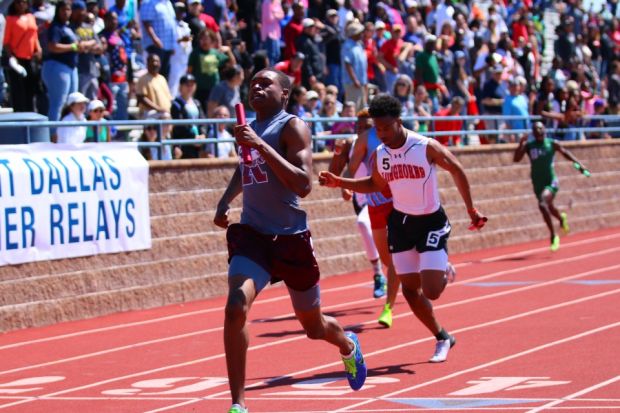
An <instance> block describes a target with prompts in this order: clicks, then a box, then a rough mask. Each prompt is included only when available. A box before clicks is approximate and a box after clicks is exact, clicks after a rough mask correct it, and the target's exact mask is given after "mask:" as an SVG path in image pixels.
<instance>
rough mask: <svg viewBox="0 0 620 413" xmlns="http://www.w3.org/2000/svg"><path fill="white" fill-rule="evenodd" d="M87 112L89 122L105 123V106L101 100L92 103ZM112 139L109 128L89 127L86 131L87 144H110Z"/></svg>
mask: <svg viewBox="0 0 620 413" xmlns="http://www.w3.org/2000/svg"><path fill="white" fill-rule="evenodd" d="M87 112H88V120H92V121H95V122H101V121H105V118H104V115H105V113H106V110H105V105H104V104H103V102H102V101H100V100H99V99H95V100H91V101H90V103H89V104H88V108H87ZM95 137H96V138H95ZM110 139H111V133H110V128H109V127H108V126H89V127H88V128H87V129H86V139H85V141H86V142H110Z"/></svg>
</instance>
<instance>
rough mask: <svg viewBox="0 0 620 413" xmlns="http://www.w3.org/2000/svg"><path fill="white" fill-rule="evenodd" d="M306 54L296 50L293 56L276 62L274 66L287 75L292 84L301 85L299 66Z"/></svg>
mask: <svg viewBox="0 0 620 413" xmlns="http://www.w3.org/2000/svg"><path fill="white" fill-rule="evenodd" d="M305 58H306V56H305V55H304V54H303V53H302V52H297V53H295V55H294V56H293V57H291V58H290V59H287V60H283V61H281V62H279V63H277V64H276V65H275V66H274V68H275V69H277V70H279V71H281V72H282V73H284V74H286V75H288V76H289V77H290V78H291V83H292V84H293V85H294V86H300V85H301V66H302V65H303V63H304V59H305Z"/></svg>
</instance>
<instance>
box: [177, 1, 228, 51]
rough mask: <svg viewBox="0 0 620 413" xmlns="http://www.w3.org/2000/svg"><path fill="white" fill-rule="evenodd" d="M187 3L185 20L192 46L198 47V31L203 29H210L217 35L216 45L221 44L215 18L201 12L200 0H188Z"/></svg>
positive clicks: (218, 27)
mask: <svg viewBox="0 0 620 413" xmlns="http://www.w3.org/2000/svg"><path fill="white" fill-rule="evenodd" d="M187 4H188V13H187V17H186V19H185V21H186V22H187V24H188V25H189V28H190V30H191V33H192V36H193V39H194V40H193V44H192V46H193V47H194V48H196V47H199V46H200V44H199V43H200V40H199V38H200V33H201V32H203V31H204V30H211V31H212V32H213V33H215V35H216V37H217V40H216V43H217V47H220V46H221V45H222V37H221V35H220V26H219V25H218V24H217V22H216V21H215V19H214V18H213V17H211V16H209V15H208V14H206V13H203V12H202V10H203V8H202V3H201V1H200V0H189V1H188V2H187Z"/></svg>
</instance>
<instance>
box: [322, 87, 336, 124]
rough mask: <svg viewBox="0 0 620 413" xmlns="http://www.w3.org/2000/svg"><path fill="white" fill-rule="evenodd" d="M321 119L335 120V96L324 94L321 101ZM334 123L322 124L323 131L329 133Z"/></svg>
mask: <svg viewBox="0 0 620 413" xmlns="http://www.w3.org/2000/svg"><path fill="white" fill-rule="evenodd" d="M321 117H322V118H337V117H338V109H337V107H336V96H335V95H333V94H326V95H325V98H324V99H323V104H322V108H321ZM333 125H334V122H323V131H325V132H329V131H331V129H332V126H333Z"/></svg>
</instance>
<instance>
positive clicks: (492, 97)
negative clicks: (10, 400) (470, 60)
mask: <svg viewBox="0 0 620 413" xmlns="http://www.w3.org/2000/svg"><path fill="white" fill-rule="evenodd" d="M503 74H504V68H503V66H502V65H496V66H495V67H494V68H493V72H492V75H491V77H490V78H489V80H487V81H486V83H485V84H484V86H483V87H482V94H481V97H482V101H481V102H482V107H483V108H484V114H485V115H494V116H500V115H501V114H502V106H503V104H504V98H505V97H506V89H505V87H504V82H503V80H502V75H503ZM485 123H486V125H487V128H488V129H499V124H500V122H499V120H497V119H493V120H486V121H485Z"/></svg>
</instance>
